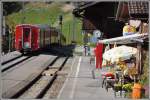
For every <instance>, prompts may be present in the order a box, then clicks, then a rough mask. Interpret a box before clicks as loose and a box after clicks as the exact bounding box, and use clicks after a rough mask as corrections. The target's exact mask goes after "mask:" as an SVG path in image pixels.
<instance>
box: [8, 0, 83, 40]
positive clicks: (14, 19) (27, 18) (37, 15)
mask: <svg viewBox="0 0 150 100" xmlns="http://www.w3.org/2000/svg"><path fill="white" fill-rule="evenodd" d="M73 8H74V7H73V6H72V5H71V4H66V3H64V2H53V3H50V4H48V3H44V2H32V3H27V4H26V5H25V9H24V12H22V10H20V11H19V12H16V13H12V14H11V15H9V16H7V17H6V19H7V20H6V23H7V24H8V25H9V26H10V27H11V28H13V29H14V27H15V25H17V24H21V23H22V22H24V23H26V24H48V25H50V26H53V27H59V23H58V22H59V21H58V20H59V15H63V26H62V32H63V35H64V36H65V37H66V39H67V43H70V42H71V40H72V33H73V15H72V10H73ZM23 19H24V21H23ZM75 25H76V26H75V27H76V30H75V36H76V38H75V39H76V41H77V43H81V42H82V34H81V21H80V20H79V19H77V20H76V24H75Z"/></svg>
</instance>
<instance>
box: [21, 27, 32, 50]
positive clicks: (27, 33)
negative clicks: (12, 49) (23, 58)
mask: <svg viewBox="0 0 150 100" xmlns="http://www.w3.org/2000/svg"><path fill="white" fill-rule="evenodd" d="M22 33H23V34H22V35H23V39H22V40H23V41H22V47H23V48H24V50H26V49H30V48H31V28H30V27H23V32H22Z"/></svg>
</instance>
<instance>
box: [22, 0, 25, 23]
mask: <svg viewBox="0 0 150 100" xmlns="http://www.w3.org/2000/svg"><path fill="white" fill-rule="evenodd" d="M24 12H25V10H24V1H22V24H24V23H25V16H24Z"/></svg>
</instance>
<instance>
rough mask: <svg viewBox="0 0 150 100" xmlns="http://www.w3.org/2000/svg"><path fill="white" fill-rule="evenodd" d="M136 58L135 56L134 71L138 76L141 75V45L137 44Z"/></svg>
mask: <svg viewBox="0 0 150 100" xmlns="http://www.w3.org/2000/svg"><path fill="white" fill-rule="evenodd" d="M137 50H138V51H137V56H136V69H137V71H138V74H140V73H141V44H140V43H138V44H137Z"/></svg>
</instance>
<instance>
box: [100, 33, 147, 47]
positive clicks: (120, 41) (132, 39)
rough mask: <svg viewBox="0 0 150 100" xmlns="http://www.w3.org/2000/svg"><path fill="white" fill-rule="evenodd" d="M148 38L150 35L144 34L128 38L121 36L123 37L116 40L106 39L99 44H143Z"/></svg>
mask: <svg viewBox="0 0 150 100" xmlns="http://www.w3.org/2000/svg"><path fill="white" fill-rule="evenodd" d="M147 38H148V33H142V34H138V33H136V34H133V35H128V36H121V37H116V38H111V39H104V40H99V41H98V42H99V43H104V44H107V43H108V44H114V43H116V44H129V43H143V40H144V39H147Z"/></svg>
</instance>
